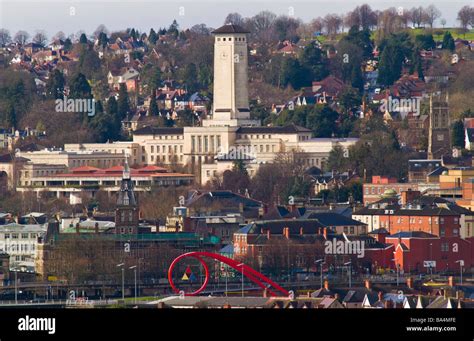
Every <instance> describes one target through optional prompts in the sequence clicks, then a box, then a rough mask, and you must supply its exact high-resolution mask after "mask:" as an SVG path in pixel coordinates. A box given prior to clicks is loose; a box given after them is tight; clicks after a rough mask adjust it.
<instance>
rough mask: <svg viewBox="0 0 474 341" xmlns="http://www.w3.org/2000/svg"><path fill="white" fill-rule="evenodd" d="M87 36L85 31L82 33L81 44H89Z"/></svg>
mask: <svg viewBox="0 0 474 341" xmlns="http://www.w3.org/2000/svg"><path fill="white" fill-rule="evenodd" d="M87 42H88V41H87V36H86V34H85V33H82V34H81V36H80V37H79V43H81V44H87Z"/></svg>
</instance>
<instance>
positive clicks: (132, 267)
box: [129, 265, 137, 304]
mask: <svg viewBox="0 0 474 341" xmlns="http://www.w3.org/2000/svg"><path fill="white" fill-rule="evenodd" d="M129 269H130V270H132V269H133V274H134V277H135V304H137V266H136V265H134V266H131V267H129Z"/></svg>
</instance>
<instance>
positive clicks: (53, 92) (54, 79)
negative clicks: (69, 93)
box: [46, 69, 65, 99]
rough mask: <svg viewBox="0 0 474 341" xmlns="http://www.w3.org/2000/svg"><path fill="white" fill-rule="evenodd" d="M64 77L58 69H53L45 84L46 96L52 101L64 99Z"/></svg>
mask: <svg viewBox="0 0 474 341" xmlns="http://www.w3.org/2000/svg"><path fill="white" fill-rule="evenodd" d="M64 83H65V81H64V75H63V73H62V72H61V71H59V70H58V69H55V70H54V71H53V72H52V73H51V74H50V76H49V79H48V82H47V83H46V95H47V96H48V97H49V98H52V99H60V98H63V97H64Z"/></svg>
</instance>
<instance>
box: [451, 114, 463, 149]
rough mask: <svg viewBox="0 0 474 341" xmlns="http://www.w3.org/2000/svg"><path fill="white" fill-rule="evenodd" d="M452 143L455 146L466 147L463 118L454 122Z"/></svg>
mask: <svg viewBox="0 0 474 341" xmlns="http://www.w3.org/2000/svg"><path fill="white" fill-rule="evenodd" d="M452 143H453V146H454V147H458V148H464V143H465V142H464V124H463V122H462V121H461V120H457V121H456V122H454V123H453V126H452Z"/></svg>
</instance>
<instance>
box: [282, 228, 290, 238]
mask: <svg viewBox="0 0 474 341" xmlns="http://www.w3.org/2000/svg"><path fill="white" fill-rule="evenodd" d="M283 235H284V236H285V238H286V239H290V229H289V228H288V227H284V228H283Z"/></svg>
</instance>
